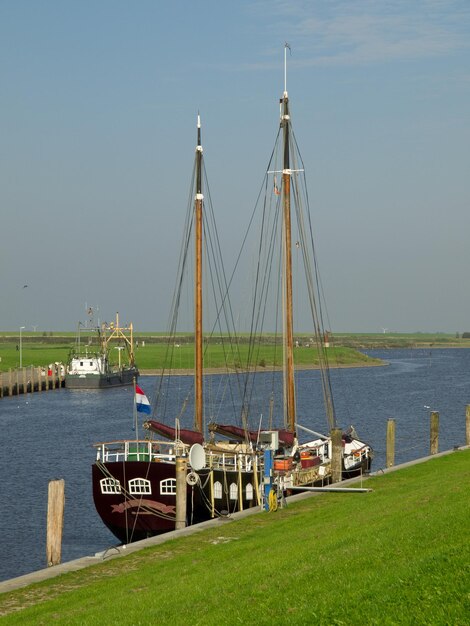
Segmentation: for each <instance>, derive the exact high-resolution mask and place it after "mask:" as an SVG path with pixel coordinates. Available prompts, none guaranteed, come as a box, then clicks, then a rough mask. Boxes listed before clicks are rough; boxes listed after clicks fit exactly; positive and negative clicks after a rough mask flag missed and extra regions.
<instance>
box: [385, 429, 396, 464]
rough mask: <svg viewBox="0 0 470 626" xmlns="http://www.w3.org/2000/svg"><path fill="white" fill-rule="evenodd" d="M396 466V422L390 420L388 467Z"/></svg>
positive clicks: (388, 430)
mask: <svg viewBox="0 0 470 626" xmlns="http://www.w3.org/2000/svg"><path fill="white" fill-rule="evenodd" d="M394 465H395V420H394V419H392V418H389V419H388V421H387V456H386V467H393V466H394Z"/></svg>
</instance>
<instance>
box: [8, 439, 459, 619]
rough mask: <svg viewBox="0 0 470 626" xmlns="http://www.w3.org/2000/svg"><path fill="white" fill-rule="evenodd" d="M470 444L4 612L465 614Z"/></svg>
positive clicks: (34, 589)
mask: <svg viewBox="0 0 470 626" xmlns="http://www.w3.org/2000/svg"><path fill="white" fill-rule="evenodd" d="M469 485H470V450H469V449H466V450H460V451H457V452H455V453H453V454H449V455H446V456H442V457H438V458H435V459H431V460H429V461H426V462H424V463H421V464H417V465H413V466H410V467H406V468H403V469H399V470H398V471H395V472H391V473H386V474H384V475H379V476H376V477H372V478H371V479H369V480H368V481H367V487H369V488H371V489H372V490H373V491H372V492H370V493H366V494H356V495H353V494H351V495H348V494H321V495H317V496H315V497H311V498H308V499H304V500H301V501H297V502H295V503H290V504H289V506H288V507H287V508H285V509H280V510H278V511H277V512H276V513H260V514H258V515H253V516H250V517H247V518H245V519H241V520H238V521H232V522H228V521H221V522H220V526H218V527H217V528H213V529H208V530H204V531H202V532H201V533H198V534H195V535H191V536H188V537H183V538H179V539H174V540H171V541H168V542H167V543H164V544H161V545H159V546H155V547H152V548H147V549H145V550H142V551H141V552H137V553H134V554H132V555H129V556H127V557H123V558H118V559H114V560H110V561H109V562H104V563H102V564H100V565H97V566H93V567H90V568H88V569H85V570H81V571H78V572H73V573H70V574H66V575H63V576H60V577H58V578H55V579H52V580H49V581H47V582H44V583H40V584H36V585H32V586H30V587H27V588H24V589H21V590H18V591H15V592H11V593H7V594H3V595H2V596H0V616H2V617H3V619H2V623H5V624H49V623H57V624H68V625H72V624H80V625H84V624H90V625H91V624H118V623H119V624H134V625H137V624H176V625H179V624H185V625H187V624H191V625H198V624H201V625H203V624H204V625H212V624H214V625H215V624H217V625H221V624H319V625H330V624H337V625H339V624H345V625H349V624H377V625H379V624H380V625H383V624H452V625H458V624H462V625H463V624H467V623H468V616H469V615H470V592H469V589H470V584H469V582H470V541H469V539H470V533H469V513H470V507H469Z"/></svg>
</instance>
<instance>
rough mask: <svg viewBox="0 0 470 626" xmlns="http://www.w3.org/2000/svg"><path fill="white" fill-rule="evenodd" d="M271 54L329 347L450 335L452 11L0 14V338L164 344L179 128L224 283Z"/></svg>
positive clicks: (463, 118)
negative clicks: (206, 200) (98, 330)
mask: <svg viewBox="0 0 470 626" xmlns="http://www.w3.org/2000/svg"><path fill="white" fill-rule="evenodd" d="M285 41H288V42H289V43H290V45H291V48H292V55H291V56H290V58H289V70H288V90H289V96H290V100H291V109H292V119H293V125H294V129H295V132H296V136H297V139H298V142H299V145H300V150H301V152H302V156H303V159H304V162H305V166H306V170H307V179H308V182H309V194H310V202H311V209H312V214H313V223H314V227H315V239H316V244H317V251H318V255H319V262H320V269H321V275H322V281H323V286H324V291H325V296H326V302H327V307H328V314H329V319H330V322H331V327H332V329H333V330H336V331H357V332H359V331H363V332H380V331H381V329H382V328H387V329H389V330H390V331H410V332H412V331H417V330H421V331H433V332H434V331H447V332H457V331H459V332H463V331H465V330H467V331H470V289H468V286H467V275H468V272H469V268H470V246H469V244H468V233H469V232H470V183H469V174H468V172H469V171H470V158H469V157H470V104H469V95H470V63H469V61H470V50H469V48H470V4H469V3H468V1H467V0H462V1H453V0H445V1H444V0H443V1H441V0H416V1H413V2H410V1H403V2H402V1H393V0H391V1H388V2H378V1H365V0H358V1H344V2H343V1H337V2H336V1H331V2H327V1H317V0H312V1H300V0H291V1H289V2H287V1H286V2H284V1H276V0H271V1H269V2H264V1H258V2H257V1H254V2H253V1H252V2H246V1H243V0H241V1H239V2H230V3H228V2H220V1H213V2H212V1H203V0H201V1H200V2H192V1H177V0H176V1H174V2H172V3H163V2H157V1H154V2H150V1H145V0H141V1H139V2H134V3H131V2H124V1H119V0H95V1H93V2H92V1H87V0H81V1H80V2H72V1H67V0H61V1H59V0H43V1H42V2H35V1H33V0H0V136H1V150H0V204H1V224H0V228H1V233H2V237H1V248H0V267H1V274H0V280H1V299H0V329H2V330H15V329H17V328H19V327H20V326H26V328H28V329H32V328H33V326H34V327H37V328H38V329H40V330H73V329H74V328H75V327H76V324H77V322H78V320H81V319H84V318H85V306H86V305H88V306H90V305H92V306H94V307H98V308H99V310H100V314H101V316H102V317H103V318H105V319H111V318H113V317H114V314H115V312H116V311H119V312H120V315H121V319H122V320H123V321H124V320H125V321H130V320H132V321H133V323H134V326H135V328H136V330H139V331H150V330H164V329H165V327H166V323H167V319H168V314H169V309H170V300H171V295H172V292H173V286H174V279H175V271H176V268H175V263H176V259H177V254H178V251H179V245H180V238H181V231H182V225H183V221H184V216H185V210H186V205H187V199H188V193H189V183H190V178H191V171H192V163H193V157H194V147H195V136H196V132H195V123H196V115H197V111H198V110H199V111H200V112H201V116H202V122H203V144H204V151H205V152H204V154H205V163H206V169H207V172H208V176H209V181H210V184H211V195H212V200H213V204H214V208H215V211H216V213H217V220H218V226H219V233H220V236H221V240H222V246H223V249H224V251H226V254H227V258H226V264H227V266H228V267H230V265H231V263H233V259H234V257H235V254H236V251H237V249H238V246H239V244H240V242H241V238H242V236H243V231H244V227H245V224H246V223H247V221H248V218H249V215H250V212H251V209H252V207H253V205H254V202H255V199H256V195H257V193H258V189H259V185H260V183H261V180H262V176H263V173H264V168H265V166H266V164H267V162H268V158H269V155H270V152H271V149H272V145H273V142H274V137H275V134H276V132H277V127H278V113H279V109H278V101H279V97H280V96H281V95H282V90H283V45H284V42H285ZM25 284H27V285H28V287H27V288H25V289H23V285H25ZM299 330H300V329H299ZM302 330H304V329H302Z"/></svg>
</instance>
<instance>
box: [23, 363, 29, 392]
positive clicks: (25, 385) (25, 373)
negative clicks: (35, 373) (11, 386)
mask: <svg viewBox="0 0 470 626" xmlns="http://www.w3.org/2000/svg"><path fill="white" fill-rule="evenodd" d="M27 373H28V368H27V367H23V393H28V377H27Z"/></svg>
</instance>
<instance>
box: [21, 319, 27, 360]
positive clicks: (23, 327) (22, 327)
mask: <svg viewBox="0 0 470 626" xmlns="http://www.w3.org/2000/svg"><path fill="white" fill-rule="evenodd" d="M25 328H26V327H25V326H20V369H21V368H22V367H23V345H22V343H21V331H22V330H24V329H25Z"/></svg>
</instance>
